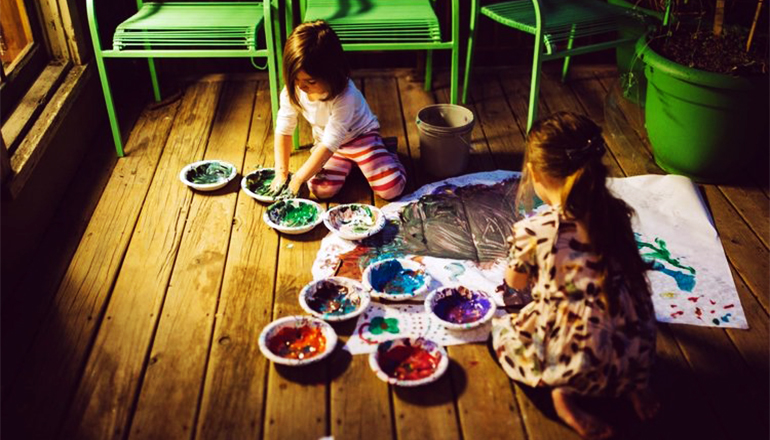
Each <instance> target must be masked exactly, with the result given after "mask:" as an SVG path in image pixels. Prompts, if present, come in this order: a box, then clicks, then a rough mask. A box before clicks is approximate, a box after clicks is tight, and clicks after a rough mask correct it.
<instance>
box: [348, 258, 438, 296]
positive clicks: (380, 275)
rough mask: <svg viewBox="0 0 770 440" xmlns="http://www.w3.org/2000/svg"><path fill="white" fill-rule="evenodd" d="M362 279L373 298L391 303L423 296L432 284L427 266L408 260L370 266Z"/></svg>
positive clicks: (395, 260) (402, 259) (396, 260)
mask: <svg viewBox="0 0 770 440" xmlns="http://www.w3.org/2000/svg"><path fill="white" fill-rule="evenodd" d="M361 279H362V282H363V284H364V287H366V288H367V289H368V290H369V293H371V295H372V296H373V297H375V298H383V299H388V300H391V301H404V300H408V299H414V298H416V297H418V296H420V295H423V294H424V293H426V292H427V291H428V286H430V283H431V277H430V275H428V273H427V271H426V270H425V266H423V265H422V264H420V263H418V262H416V261H414V260H409V259H406V258H387V259H384V260H380V261H377V262H376V263H373V264H370V265H369V266H368V267H367V268H366V269H365V270H364V273H363V275H362V277H361Z"/></svg>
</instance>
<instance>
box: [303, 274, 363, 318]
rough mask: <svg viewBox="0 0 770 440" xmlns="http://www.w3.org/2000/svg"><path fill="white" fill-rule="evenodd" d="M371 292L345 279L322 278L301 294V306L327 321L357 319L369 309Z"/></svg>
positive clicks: (355, 282) (308, 286)
mask: <svg viewBox="0 0 770 440" xmlns="http://www.w3.org/2000/svg"><path fill="white" fill-rule="evenodd" d="M369 301H370V299H369V292H367V290H366V289H364V286H362V285H361V283H359V282H358V281H355V280H352V279H350V278H344V277H329V278H322V279H320V280H316V281H313V282H311V283H310V284H308V285H306V286H305V287H304V288H302V291H301V292H300V293H299V305H300V306H302V309H303V310H305V311H306V312H308V313H310V314H311V315H313V316H315V317H318V318H321V319H323V320H325V321H344V320H346V319H350V318H355V317H356V316H358V315H360V314H361V313H363V312H364V310H366V308H367V307H369Z"/></svg>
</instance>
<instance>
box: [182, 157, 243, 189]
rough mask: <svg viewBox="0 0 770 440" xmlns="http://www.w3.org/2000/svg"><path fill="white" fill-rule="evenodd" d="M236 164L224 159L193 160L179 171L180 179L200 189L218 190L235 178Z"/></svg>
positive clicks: (191, 186)
mask: <svg viewBox="0 0 770 440" xmlns="http://www.w3.org/2000/svg"><path fill="white" fill-rule="evenodd" d="M236 174H238V170H237V169H236V168H235V165H233V164H231V163H228V162H225V161H223V160H214V159H211V160H200V161H198V162H193V163H191V164H189V165H187V166H185V167H184V168H182V171H181V172H180V173H179V180H181V181H182V183H184V184H185V185H187V186H189V187H190V188H193V189H197V190H198V191H215V190H218V189H220V188H222V187H224V186H225V185H227V184H228V183H230V181H231V180H233V179H234V178H235V175H236Z"/></svg>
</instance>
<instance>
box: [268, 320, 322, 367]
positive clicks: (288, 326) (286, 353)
mask: <svg viewBox="0 0 770 440" xmlns="http://www.w3.org/2000/svg"><path fill="white" fill-rule="evenodd" d="M257 342H258V344H259V350H260V351H261V352H262V354H263V355H265V357H266V358H268V359H270V360H271V361H273V362H275V363H276V364H281V365H290V366H300V365H307V364H310V363H313V362H317V361H320V360H321V359H323V358H325V357H326V356H328V355H329V354H331V352H332V351H334V347H335V346H336V345H337V333H335V331H334V329H333V328H332V326H331V325H329V324H328V323H327V322H325V321H323V320H321V319H318V318H316V317H313V316H287V317H284V318H280V319H276V320H275V321H273V322H271V323H270V324H268V325H267V326H266V327H265V328H264V329H263V330H262V333H260V334H259V340H258V341H257Z"/></svg>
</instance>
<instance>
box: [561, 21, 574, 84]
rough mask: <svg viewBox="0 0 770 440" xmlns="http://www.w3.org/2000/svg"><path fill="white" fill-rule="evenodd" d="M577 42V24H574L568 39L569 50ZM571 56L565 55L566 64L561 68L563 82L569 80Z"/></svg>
mask: <svg viewBox="0 0 770 440" xmlns="http://www.w3.org/2000/svg"><path fill="white" fill-rule="evenodd" d="M574 42H575V25H574V24H573V25H572V28H570V31H569V39H568V40H567V50H570V49H572V44H573V43H574ZM569 59H570V57H569V56H566V57H564V66H563V67H562V69H561V82H562V83H564V82H565V81H567V73H568V72H569Z"/></svg>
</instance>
